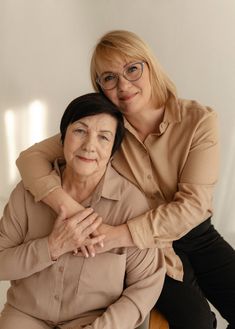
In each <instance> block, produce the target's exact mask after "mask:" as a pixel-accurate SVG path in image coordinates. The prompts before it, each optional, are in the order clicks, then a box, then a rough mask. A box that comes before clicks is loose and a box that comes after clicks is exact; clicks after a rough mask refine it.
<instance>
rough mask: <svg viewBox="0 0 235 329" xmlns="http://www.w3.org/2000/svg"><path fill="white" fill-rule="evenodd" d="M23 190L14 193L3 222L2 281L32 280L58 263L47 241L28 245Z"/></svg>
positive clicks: (0, 248) (0, 227) (0, 230)
mask: <svg viewBox="0 0 235 329" xmlns="http://www.w3.org/2000/svg"><path fill="white" fill-rule="evenodd" d="M22 190H23V187H22V185H21V186H20V185H18V186H17V187H16V189H15V190H14V191H13V192H12V194H11V197H10V199H9V202H8V204H7V205H6V207H5V209H4V213H3V217H2V219H1V221H0V264H1V266H0V280H16V279H21V278H24V277H28V276H30V275H32V274H34V273H36V272H39V271H42V270H43V269H45V268H47V267H48V266H50V265H52V264H53V263H54V262H53V261H52V260H51V257H50V254H49V249H48V242H47V237H44V238H39V239H35V240H33V241H28V242H24V240H25V236H26V234H27V229H28V224H27V214H26V211H25V207H24V205H25V200H24V193H22ZM26 260H27V261H26ZM16 264H17V265H16Z"/></svg>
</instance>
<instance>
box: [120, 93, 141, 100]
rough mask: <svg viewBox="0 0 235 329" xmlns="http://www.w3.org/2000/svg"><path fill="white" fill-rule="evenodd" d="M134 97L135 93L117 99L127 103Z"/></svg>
mask: <svg viewBox="0 0 235 329" xmlns="http://www.w3.org/2000/svg"><path fill="white" fill-rule="evenodd" d="M136 95H137V93H135V94H131V95H126V96H121V97H119V99H120V101H122V102H128V101H129V100H131V99H132V98H134V97H135V96H136Z"/></svg>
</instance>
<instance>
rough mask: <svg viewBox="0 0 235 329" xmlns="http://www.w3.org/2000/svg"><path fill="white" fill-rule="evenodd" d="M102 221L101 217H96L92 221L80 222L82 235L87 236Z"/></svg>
mask: <svg viewBox="0 0 235 329" xmlns="http://www.w3.org/2000/svg"><path fill="white" fill-rule="evenodd" d="M101 223H102V218H101V217H97V218H96V219H95V220H94V221H93V222H92V223H89V224H87V223H85V221H84V222H82V223H81V225H82V228H81V229H82V234H83V235H84V236H89V235H90V234H91V233H93V232H94V231H95V230H96V229H97V228H98V227H99V226H100V224H101Z"/></svg>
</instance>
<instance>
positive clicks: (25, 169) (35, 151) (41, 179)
mask: <svg viewBox="0 0 235 329" xmlns="http://www.w3.org/2000/svg"><path fill="white" fill-rule="evenodd" d="M62 156H63V149H62V145H61V142H60V135H59V134H58V135H55V136H53V137H50V138H48V139H46V140H44V141H42V142H40V143H36V144H34V145H33V146H31V147H30V148H28V149H27V150H25V151H23V152H21V153H20V156H19V158H18V159H17V160H16V165H17V167H18V169H19V171H20V174H21V177H22V180H23V183H24V186H25V188H26V189H27V190H29V191H30V192H31V193H32V194H33V195H34V196H35V200H36V201H39V200H41V199H42V198H44V197H45V196H47V195H48V194H49V193H50V192H52V191H53V190H54V189H56V188H58V187H60V186H61V181H60V179H59V176H58V175H55V174H53V173H52V163H54V160H55V159H56V158H59V157H62Z"/></svg>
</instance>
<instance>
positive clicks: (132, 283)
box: [85, 248, 165, 329]
mask: <svg viewBox="0 0 235 329" xmlns="http://www.w3.org/2000/svg"><path fill="white" fill-rule="evenodd" d="M164 278H165V267H164V259H163V255H162V252H161V250H158V249H145V250H138V249H136V248H129V251H128V256H127V268H126V280H125V289H124V291H123V293H122V295H121V297H120V298H119V299H118V300H117V301H116V302H115V303H113V304H112V305H110V306H109V307H108V308H107V310H106V311H105V312H104V313H103V314H102V316H100V317H98V318H97V319H96V320H95V321H94V322H93V323H92V324H91V325H88V326H86V327H85V328H86V329H101V328H102V329H110V328H113V329H119V328H120V329H129V328H135V327H136V326H138V325H140V324H141V323H142V322H143V321H144V319H145V317H146V316H147V314H148V313H149V311H150V310H151V309H152V307H153V306H154V304H155V303H156V301H157V299H158V297H159V296H160V293H161V290H162V287H163V282H164ZM146 296H147V298H146Z"/></svg>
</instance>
